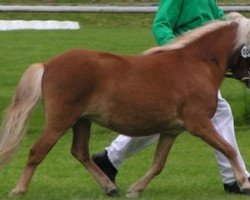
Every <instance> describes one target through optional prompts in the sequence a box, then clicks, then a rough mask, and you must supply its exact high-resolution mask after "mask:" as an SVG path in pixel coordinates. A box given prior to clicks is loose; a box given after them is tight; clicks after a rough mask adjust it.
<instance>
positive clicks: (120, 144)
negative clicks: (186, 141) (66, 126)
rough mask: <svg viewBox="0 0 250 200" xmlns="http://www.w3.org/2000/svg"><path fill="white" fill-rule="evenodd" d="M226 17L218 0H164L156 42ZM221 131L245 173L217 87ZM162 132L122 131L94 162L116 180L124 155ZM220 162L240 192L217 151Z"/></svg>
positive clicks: (226, 181)
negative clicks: (133, 134)
mask: <svg viewBox="0 0 250 200" xmlns="http://www.w3.org/2000/svg"><path fill="white" fill-rule="evenodd" d="M220 19H221V20H222V19H223V20H224V19H225V15H224V12H223V11H222V10H221V9H220V8H219V7H218V4H217V1H216V0H162V1H161V2H160V5H159V8H158V11H157V13H156V16H155V19H154V21H153V25H152V29H153V34H154V37H155V39H156V42H157V44H159V45H166V44H167V43H169V42H171V41H173V40H174V39H175V38H176V37H178V36H179V35H181V34H183V33H185V32H187V31H189V30H192V29H195V28H197V27H200V26H202V25H204V24H206V23H208V22H210V21H212V20H220ZM212 122H213V124H214V126H215V128H216V130H217V131H218V133H219V134H220V135H221V137H223V138H224V139H225V140H226V141H227V142H229V143H230V144H231V145H232V146H233V147H234V148H235V149H236V151H237V154H238V158H239V161H240V164H241V166H242V168H243V169H244V170H245V173H246V175H247V176H248V177H249V173H248V172H247V170H246V167H245V164H244V161H243V159H242V157H241V155H240V152H239V149H238V147H237V142H236V139H235V132H234V124H233V116H232V112H231V108H230V106H229V104H228V103H227V101H226V100H225V99H223V98H222V97H221V93H220V91H218V106H217V110H216V112H215V114H214V116H213V118H212ZM158 137H159V134H155V135H151V136H146V137H129V136H124V135H119V136H118V137H117V138H116V139H115V140H113V141H112V143H111V144H110V146H109V147H106V148H105V150H104V151H103V152H100V153H98V154H95V155H93V156H92V158H93V160H94V162H95V163H96V164H97V165H98V166H99V167H100V168H101V169H102V170H103V172H104V173H106V175H107V176H108V177H109V178H110V179H111V181H113V182H115V177H116V174H117V172H118V169H119V167H120V165H121V163H122V162H123V160H124V159H126V158H128V157H129V156H131V155H133V154H135V153H137V152H139V151H140V150H142V149H144V148H145V147H147V146H148V145H150V144H152V143H154V142H155V141H157V140H158ZM215 156H216V160H217V162H218V164H219V168H220V174H221V176H222V180H223V185H224V190H225V191H226V192H230V193H237V194H240V193H241V191H240V189H239V187H238V185H237V183H236V180H235V177H234V173H233V170H232V168H231V165H230V163H229V161H228V160H227V158H226V157H225V156H224V155H223V154H221V153H220V152H219V151H215Z"/></svg>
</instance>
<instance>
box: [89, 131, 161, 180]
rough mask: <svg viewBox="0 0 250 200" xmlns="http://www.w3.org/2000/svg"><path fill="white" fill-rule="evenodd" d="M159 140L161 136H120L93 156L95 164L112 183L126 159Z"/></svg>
mask: <svg viewBox="0 0 250 200" xmlns="http://www.w3.org/2000/svg"><path fill="white" fill-rule="evenodd" d="M158 138H159V134H155V135H150V136H145V137H129V136H125V135H119V136H118V137H117V138H116V139H115V140H113V141H112V142H111V144H110V146H108V147H106V148H105V151H103V152H100V153H97V154H94V155H93V156H92V158H93V160H94V162H95V163H96V164H97V165H98V166H99V167H100V168H101V169H102V170H103V172H105V173H106V175H107V176H108V177H109V178H110V180H111V181H113V182H115V177H116V174H117V172H118V169H119V167H120V166H121V164H122V162H123V160H124V159H126V158H128V157H129V156H131V155H133V154H135V153H137V152H139V151H141V150H142V149H144V148H146V147H147V146H149V145H151V144H152V143H154V142H155V141H157V140H158Z"/></svg>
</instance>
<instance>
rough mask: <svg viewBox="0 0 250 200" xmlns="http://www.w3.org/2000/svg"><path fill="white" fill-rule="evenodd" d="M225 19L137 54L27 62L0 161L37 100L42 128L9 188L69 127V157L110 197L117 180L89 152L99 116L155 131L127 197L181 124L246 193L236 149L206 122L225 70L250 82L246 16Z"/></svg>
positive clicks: (130, 129)
mask: <svg viewBox="0 0 250 200" xmlns="http://www.w3.org/2000/svg"><path fill="white" fill-rule="evenodd" d="M230 17H231V18H232V20H229V21H221V22H218V21H217V22H213V23H211V24H208V25H205V26H203V27H201V28H198V29H196V30H194V31H191V32H189V33H188V34H186V35H184V36H182V37H180V38H178V39H177V40H176V41H175V42H173V43H171V44H169V45H167V46H162V47H156V48H152V49H150V50H148V51H146V52H145V54H142V55H115V54H110V53H105V52H100V51H90V50H84V49H74V50H70V51H68V52H65V53H63V54H61V55H59V56H57V57H55V58H53V59H51V60H49V61H48V62H47V63H43V64H42V63H40V64H35V65H32V66H31V67H30V68H29V69H28V70H27V71H26V72H25V74H24V75H23V76H22V78H21V80H20V82H19V84H18V86H17V89H16V92H15V94H14V97H13V100H12V103H11V105H10V107H9V109H8V110H7V112H6V116H5V119H4V122H3V126H2V134H1V137H0V167H2V166H4V165H5V164H6V163H7V161H8V160H9V158H11V155H12V154H13V153H14V152H15V150H16V149H17V146H18V145H19V143H20V141H21V139H22V137H23V135H24V129H25V125H26V123H27V119H28V117H29V116H30V113H31V110H32V109H33V107H34V106H35V105H36V104H37V103H38V101H39V99H42V100H43V104H44V109H45V113H46V128H45V131H44V132H43V133H42V136H41V138H40V139H39V140H38V141H37V142H36V143H35V145H34V146H33V147H32V148H31V151H30V155H29V158H28V161H27V164H26V166H25V168H24V170H23V173H22V176H21V178H20V180H19V182H18V184H17V185H16V187H15V189H14V190H13V192H14V194H17V195H18V194H22V193H24V192H26V191H27V190H28V186H29V184H30V181H31V179H32V176H33V174H34V172H35V170H36V168H37V166H38V165H39V164H40V163H41V162H42V161H43V159H44V158H45V156H46V155H47V154H48V152H49V151H50V150H51V149H52V148H53V146H54V145H55V144H56V143H57V141H58V140H59V139H60V138H61V137H62V136H63V135H64V133H65V132H66V131H67V130H68V129H70V128H72V129H73V142H72V148H71V152H72V154H73V156H74V157H75V158H76V159H77V160H78V161H79V162H80V163H81V164H82V165H83V166H84V167H85V168H86V169H87V170H88V171H89V173H91V175H92V176H93V177H94V178H95V179H96V181H97V182H98V183H99V184H100V185H101V187H102V188H103V189H104V191H105V192H106V193H107V194H108V195H112V196H113V195H116V194H117V192H118V190H117V187H116V186H115V184H114V183H113V182H112V181H111V180H110V179H109V178H108V177H107V176H106V175H105V174H104V173H103V172H102V171H101V170H100V169H99V168H98V167H97V166H96V164H95V163H94V162H93V160H92V159H91V158H90V155H89V149H88V144H89V138H90V130H91V123H92V122H97V123H99V124H101V125H102V126H105V127H107V128H110V129H112V130H114V131H117V132H119V133H124V134H127V135H130V136H141V135H150V134H153V133H161V134H160V139H159V142H158V145H157V148H156V153H155V157H154V162H153V164H152V167H151V168H150V170H149V171H148V172H147V173H146V174H145V176H143V177H142V178H141V179H140V180H139V181H137V182H136V183H135V184H133V185H132V186H131V187H130V190H129V194H128V196H132V197H135V196H139V195H140V194H141V193H142V191H143V190H144V189H145V188H146V186H147V185H148V184H149V183H150V182H151V180H152V179H153V178H154V177H155V176H156V175H158V174H159V173H160V172H161V171H162V169H163V167H164V165H165V162H166V159H167V156H168V153H169V151H170V149H171V147H172V145H173V143H174V141H175V139H176V137H177V136H178V135H179V134H180V133H181V132H182V131H183V130H187V131H189V132H190V133H191V134H193V135H195V136H198V137H200V138H201V139H202V140H204V141H205V142H206V143H208V144H209V145H210V146H211V147H213V148H215V149H217V150H219V151H221V152H222V153H223V154H224V155H225V156H226V157H227V158H228V159H229V161H230V163H231V165H232V169H233V171H234V173H235V178H236V181H237V183H238V184H239V186H240V188H241V191H242V192H243V193H245V194H247V195H249V190H250V183H249V181H248V180H247V177H246V176H245V174H244V170H243V169H242V167H241V165H240V164H239V162H238V159H237V156H236V155H237V154H236V152H235V150H234V148H233V147H232V146H231V145H230V144H228V143H227V142H226V141H225V140H224V139H223V138H221V137H220V136H219V134H218V133H217V132H216V130H215V128H214V126H213V124H212V123H211V117H212V116H213V114H214V111H215V110H216V106H217V93H218V90H219V88H220V86H221V83H222V80H223V78H224V76H225V74H226V72H227V71H228V70H231V72H232V74H233V75H234V78H236V79H238V80H240V81H243V82H245V83H246V85H247V86H248V87H249V67H250V58H249V56H246V55H248V52H247V51H245V50H242V47H243V46H246V47H247V48H249V47H250V20H248V19H247V18H245V17H243V16H241V15H239V14H234V15H230ZM241 52H244V54H242V53H241ZM180 58H181V59H180ZM55 77H56V78H55ZM142 99H143V101H142ZM204 105H206V106H204Z"/></svg>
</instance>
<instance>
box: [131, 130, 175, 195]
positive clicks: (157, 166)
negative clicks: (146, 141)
mask: <svg viewBox="0 0 250 200" xmlns="http://www.w3.org/2000/svg"><path fill="white" fill-rule="evenodd" d="M175 138H176V135H168V134H161V135H160V138H159V142H158V144H157V148H156V151H155V155H154V160H153V164H152V166H151V168H150V170H149V171H148V172H147V173H146V174H145V175H144V176H143V177H142V178H141V179H140V180H139V181H137V182H136V183H135V184H133V185H132V186H130V188H129V190H128V193H127V197H130V198H135V197H138V196H139V195H140V194H141V193H142V191H143V190H144V189H145V188H146V186H147V185H148V184H149V183H150V181H151V180H152V179H153V178H154V177H155V176H157V175H158V174H160V173H161V171H162V169H163V168H164V166H165V163H166V159H167V156H168V153H169V151H170V149H171V147H172V145H173V143H174V141H175Z"/></svg>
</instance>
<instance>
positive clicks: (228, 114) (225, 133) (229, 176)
mask: <svg viewBox="0 0 250 200" xmlns="http://www.w3.org/2000/svg"><path fill="white" fill-rule="evenodd" d="M212 122H213V124H214V126H215V128H216V130H217V131H218V133H219V134H220V135H221V136H222V137H223V138H224V139H225V140H226V141H227V142H228V143H230V144H231V145H232V146H233V147H234V148H235V150H236V152H237V154H238V160H239V162H240V164H241V166H242V168H243V169H244V170H245V173H246V175H247V176H249V173H248V171H247V170H246V166H245V164H244V161H243V159H242V157H241V154H240V152H239V149H238V146H237V142H236V138H235V132H234V120H233V115H232V111H231V108H230V106H229V104H228V103H227V101H226V100H225V99H223V98H222V97H221V93H220V92H218V105H217V109H216V112H215V114H214V116H213V118H212ZM215 156H216V160H217V162H218V165H219V169H220V174H221V176H222V180H223V183H224V188H225V191H227V192H236V193H237V192H240V190H239V188H238V186H237V183H236V182H235V176H234V173H233V170H232V167H231V165H230V163H229V161H228V159H227V158H226V157H225V156H224V155H223V154H222V153H221V152H219V151H215Z"/></svg>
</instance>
